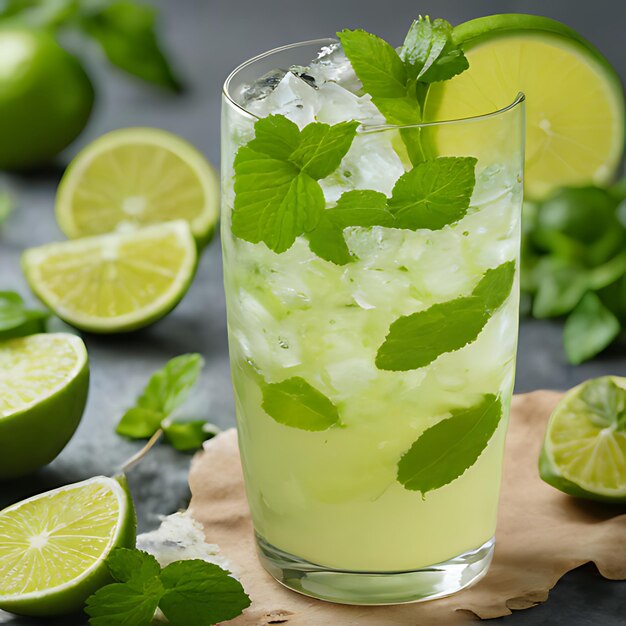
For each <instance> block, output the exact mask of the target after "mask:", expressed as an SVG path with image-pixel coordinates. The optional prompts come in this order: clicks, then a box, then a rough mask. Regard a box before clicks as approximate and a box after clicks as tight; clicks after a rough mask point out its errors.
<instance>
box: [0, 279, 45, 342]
mask: <svg viewBox="0 0 626 626" xmlns="http://www.w3.org/2000/svg"><path fill="white" fill-rule="evenodd" d="M49 317H50V314H49V313H48V312H47V311H40V310H37V309H28V308H26V305H25V304H24V300H23V299H22V297H21V296H20V295H19V294H18V293H16V292H14V291H0V339H10V338H12V337H24V336H26V335H33V334H35V333H43V332H45V331H46V321H47V320H48V318H49Z"/></svg>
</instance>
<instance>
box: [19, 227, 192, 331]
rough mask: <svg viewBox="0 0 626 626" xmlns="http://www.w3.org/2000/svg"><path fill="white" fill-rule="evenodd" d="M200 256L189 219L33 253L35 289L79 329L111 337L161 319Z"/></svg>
mask: <svg viewBox="0 0 626 626" xmlns="http://www.w3.org/2000/svg"><path fill="white" fill-rule="evenodd" d="M196 259H197V252H196V246H195V242H194V239H193V237H192V235H191V231H190V230H189V225H188V224H187V223H186V222H183V221H177V222H168V223H165V224H158V225H155V226H148V227H146V228H142V229H141V230H138V231H135V232H132V233H126V234H111V235H101V236H99V237H86V238H84V239H77V240H75V241H64V242H62V243H52V244H48V245H45V246H41V247H39V248H31V249H30V250H27V251H26V252H25V253H24V255H23V258H22V265H23V268H24V273H25V275H26V279H27V280H28V283H29V284H30V287H31V289H32V290H33V291H34V292H35V294H37V296H38V297H39V298H40V299H41V300H42V301H43V302H44V303H45V304H47V305H48V306H49V307H50V308H51V309H52V310H53V311H54V312H55V313H56V314H57V315H58V316H59V317H60V318H61V319H63V320H65V321H66V322H67V323H68V324H72V325H73V326H75V327H76V328H80V329H83V330H87V331H91V332H96V333H113V332H122V331H130V330H135V329H137V328H142V327H144V326H147V325H148V324H150V323H152V322H154V321H156V320H158V319H160V318H161V317H163V316H164V315H165V314H167V313H168V312H169V311H171V310H172V309H173V308H174V307H175V306H176V305H177V304H178V302H179V301H180V300H181V298H182V297H183V296H184V295H185V293H186V291H187V289H188V287H189V284H190V283H191V280H192V278H193V274H194V271H195V267H196Z"/></svg>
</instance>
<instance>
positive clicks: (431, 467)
mask: <svg viewBox="0 0 626 626" xmlns="http://www.w3.org/2000/svg"><path fill="white" fill-rule="evenodd" d="M501 417H502V404H501V402H500V400H499V398H497V397H496V396H494V395H491V394H489V395H485V396H483V398H482V400H481V402H480V403H479V404H477V405H475V406H473V407H470V408H466V409H455V410H453V411H451V417H449V418H448V419H445V420H443V421H441V422H438V423H437V424H435V425H434V426H431V427H430V428H428V429H427V430H425V431H424V432H423V433H422V435H421V436H420V437H419V439H417V440H416V441H415V443H413V445H412V446H411V448H410V449H409V450H408V452H407V453H406V454H405V455H404V456H403V457H402V458H401V459H400V461H399V463H398V481H399V482H400V483H401V484H402V485H404V487H405V488H406V489H409V490H410V491H420V492H421V493H422V495H425V494H426V493H428V492H429V491H433V490H434V489H439V488H440V487H443V486H444V485H447V484H448V483H451V482H452V481H453V480H456V479H457V478H459V476H461V475H462V474H463V473H464V472H465V471H466V470H467V469H469V468H470V467H471V466H472V465H474V463H476V461H477V460H478V457H479V456H480V455H481V454H482V452H483V450H484V449H485V448H486V447H487V444H488V443H489V440H490V439H491V437H492V436H493V434H494V433H495V431H496V428H497V427H498V423H499V422H500V418H501Z"/></svg>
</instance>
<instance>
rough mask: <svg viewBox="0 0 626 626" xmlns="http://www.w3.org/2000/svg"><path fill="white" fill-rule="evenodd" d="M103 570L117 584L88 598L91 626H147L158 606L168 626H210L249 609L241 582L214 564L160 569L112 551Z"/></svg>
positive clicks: (137, 554) (144, 558)
mask: <svg viewBox="0 0 626 626" xmlns="http://www.w3.org/2000/svg"><path fill="white" fill-rule="evenodd" d="M107 565H108V568H109V572H110V573H111V576H112V577H113V578H114V579H115V580H116V581H118V582H115V583H113V584H110V585H106V586H104V587H102V588H101V589H99V590H98V591H96V593H94V594H93V595H92V596H90V597H89V598H88V599H87V605H86V608H85V611H86V613H87V614H88V615H89V616H90V619H89V623H90V624H91V626H111V625H112V624H127V625H128V626H148V624H151V623H152V620H153V618H154V614H155V611H156V609H157V607H158V608H160V609H161V611H162V612H163V614H164V615H165V617H167V619H168V623H170V624H172V625H173V626H188V624H194V625H195V626H211V625H212V624H217V623H218V622H223V621H227V620H230V619H233V618H234V617H237V616H238V615H241V613H242V612H243V610H244V609H246V608H247V607H249V606H250V598H249V597H248V596H247V595H246V593H245V591H244V590H243V587H242V586H241V583H240V582H239V581H238V580H236V579H235V578H233V577H232V576H231V575H230V573H229V572H227V571H225V570H223V569H222V568H220V567H219V566H217V565H215V564H213V563H207V562H205V561H201V560H197V559H194V560H189V561H175V562H174V563H171V564H170V565H168V566H167V567H164V568H163V569H161V566H160V565H159V563H158V562H157V560H156V559H155V558H154V557H153V556H152V555H150V554H148V553H147V552H142V551H140V550H129V549H127V548H115V549H114V550H113V551H112V552H111V554H110V555H109V557H108V559H107Z"/></svg>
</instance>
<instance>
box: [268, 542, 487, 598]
mask: <svg viewBox="0 0 626 626" xmlns="http://www.w3.org/2000/svg"><path fill="white" fill-rule="evenodd" d="M256 539H257V547H258V550H259V558H260V560H261V563H262V565H263V567H264V568H265V569H266V570H267V571H268V572H269V573H270V574H271V575H272V576H273V577H274V578H275V579H276V580H277V581H278V582H279V583H281V584H283V585H285V587H288V588H289V589H292V590H293V591H297V592H298V593H302V594H304V595H306V596H311V597H312V598H318V599H320V600H327V601H329V602H337V603H339V604H361V605H382V604H403V603H407V602H422V601H425V600H434V599H435V598H442V597H444V596H449V595H450V594H452V593H455V592H456V591H459V590H460V589H464V588H465V587H467V586H469V585H471V584H473V583H475V582H476V581H477V580H480V579H481V578H482V577H483V576H484V575H485V574H486V573H487V570H488V569H489V564H490V563H491V559H492V557H493V551H494V545H495V539H493V538H492V539H490V540H489V541H487V542H486V543H484V544H483V545H482V546H480V548H477V549H476V550H472V551H470V552H465V553H464V554H461V555H459V556H457V557H455V558H453V559H450V560H449V561H444V562H443V563H437V564H436V565H431V566H430V567H425V568H423V569H419V570H415V571H408V572H405V571H402V572H350V571H342V570H337V569H332V568H328V567H322V566H321V565H316V564H314V563H309V562H308V561H305V560H304V559H300V558H298V557H296V556H293V555H291V554H288V553H287V552H283V551H282V550H279V549H278V548H275V547H274V546H273V545H271V544H270V543H268V542H267V541H265V539H263V537H261V536H259V535H258V534H257V536H256Z"/></svg>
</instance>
